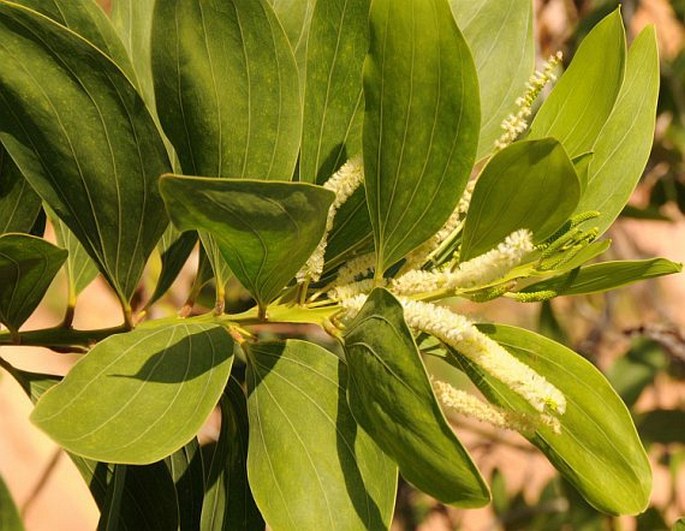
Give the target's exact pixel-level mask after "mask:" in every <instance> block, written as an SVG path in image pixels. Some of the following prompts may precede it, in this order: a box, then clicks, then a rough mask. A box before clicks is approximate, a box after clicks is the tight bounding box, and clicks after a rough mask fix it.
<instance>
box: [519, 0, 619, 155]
mask: <svg viewBox="0 0 685 531" xmlns="http://www.w3.org/2000/svg"><path fill="white" fill-rule="evenodd" d="M625 62H626V37H625V30H624V29H623V21H622V19H621V12H620V10H618V9H617V10H615V11H614V12H613V13H611V14H610V15H608V16H607V17H605V18H604V19H603V20H602V21H601V22H600V23H599V24H597V25H596V26H595V27H594V28H593V29H592V31H591V32H590V33H589V34H588V35H587V36H586V37H585V38H584V39H583V41H582V42H581V43H580V46H579V47H578V50H577V51H576V53H575V55H574V57H573V60H572V61H571V64H570V65H569V67H568V70H566V72H564V74H563V75H562V76H561V78H560V79H559V82H558V83H557V84H556V86H555V87H554V89H553V90H552V93H551V94H550V95H549V98H547V99H546V100H545V102H544V103H543V104H542V106H541V107H540V110H539V111H538V113H537V115H536V116H535V119H534V120H533V123H532V124H531V126H530V136H529V138H544V137H548V136H552V137H554V138H556V139H557V140H559V142H561V143H562V145H563V146H564V148H565V149H566V151H567V153H568V154H569V156H570V157H571V158H573V157H576V156H577V155H580V154H581V153H584V152H587V151H591V150H592V146H593V145H594V143H595V140H596V139H597V137H598V136H599V133H600V131H601V130H602V127H603V126H604V122H605V121H606V119H607V118H608V117H609V114H610V113H611V110H612V109H613V108H614V104H615V103H616V97H617V96H618V93H619V90H620V88H621V84H622V83H623V76H624V73H625Z"/></svg>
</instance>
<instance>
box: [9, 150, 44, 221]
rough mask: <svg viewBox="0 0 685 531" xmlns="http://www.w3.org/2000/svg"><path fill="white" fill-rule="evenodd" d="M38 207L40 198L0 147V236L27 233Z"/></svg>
mask: <svg viewBox="0 0 685 531" xmlns="http://www.w3.org/2000/svg"><path fill="white" fill-rule="evenodd" d="M40 205H41V201H40V197H38V194H36V192H34V191H33V188H31V186H30V185H29V183H28V181H27V180H26V179H24V176H23V175H22V174H21V172H20V171H19V168H17V165H16V164H14V161H13V160H12V158H11V157H10V156H9V154H8V153H7V152H6V151H5V149H4V148H3V147H2V145H0V234H5V233H7V232H29V231H30V230H31V227H33V224H34V222H35V221H36V218H37V217H38V213H39V212H40Z"/></svg>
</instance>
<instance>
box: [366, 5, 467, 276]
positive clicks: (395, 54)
mask: <svg viewBox="0 0 685 531" xmlns="http://www.w3.org/2000/svg"><path fill="white" fill-rule="evenodd" d="M370 36H371V41H370V43H371V44H370V49H369V55H368V56H367V58H366V62H365V63H364V95H365V101H366V111H365V114H364V134H363V136H364V138H363V144H364V168H365V174H366V180H365V184H366V197H367V200H368V203H369V212H370V214H371V224H372V226H373V230H374V238H375V245H376V255H377V267H376V273H377V274H380V273H382V272H383V271H385V270H386V269H387V268H388V267H389V266H391V265H392V264H394V263H395V262H397V261H398V260H400V259H401V258H402V257H404V256H405V255H406V254H407V253H408V252H410V251H411V250H413V249H414V248H416V247H418V246H419V245H420V244H422V243H423V242H424V241H426V240H427V239H428V238H429V237H430V236H432V235H433V234H434V233H435V232H437V231H438V230H439V229H440V228H441V227H442V225H443V224H444V223H445V221H446V220H447V218H448V217H449V216H450V214H452V212H453V211H454V208H455V207H456V205H457V202H458V201H459V197H460V195H461V192H462V190H463V189H464V187H465V185H466V181H467V179H468V176H469V172H470V171H471V167H472V165H473V161H474V158H475V155H476V148H477V145H478V131H479V125H480V106H479V101H478V99H479V97H478V79H477V74H476V67H475V66H474V64H473V59H472V57H471V53H470V52H469V49H468V46H467V44H466V41H464V38H463V37H462V35H461V33H460V32H459V29H458V28H457V25H456V23H455V22H454V18H453V17H452V13H451V12H450V8H449V5H448V4H447V1H446V0H375V1H374V2H373V5H372V8H371V33H370Z"/></svg>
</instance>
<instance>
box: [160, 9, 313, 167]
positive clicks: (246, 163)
mask: <svg viewBox="0 0 685 531" xmlns="http://www.w3.org/2000/svg"><path fill="white" fill-rule="evenodd" d="M152 71H153V74H154V80H155V94H156V99H157V110H158V113H159V117H160V120H161V122H162V125H163V126H164V130H165V131H166V133H167V136H168V137H169V139H170V140H171V142H172V143H173V145H174V146H175V148H176V151H177V153H178V156H179V159H180V161H181V167H182V168H183V170H184V172H185V173H187V174H192V175H207V176H212V177H231V178H239V177H240V178H242V177H245V178H250V179H280V180H289V179H291V178H292V175H293V171H294V169H295V162H296V160H297V153H298V149H299V145H300V134H301V127H302V123H301V120H302V116H301V113H302V111H301V105H300V95H299V86H298V83H299V82H298V72H297V66H296V64H295V59H294V58H293V55H292V52H291V49H290V46H289V45H288V39H287V37H286V35H285V32H284V31H283V28H282V27H281V25H280V24H279V22H278V20H277V19H276V16H275V15H274V13H273V10H272V8H271V6H270V5H269V3H268V2H267V1H266V0H229V1H226V2H203V1H199V0H193V1H181V0H158V1H157V3H156V5H155V12H154V19H153V24H152Z"/></svg>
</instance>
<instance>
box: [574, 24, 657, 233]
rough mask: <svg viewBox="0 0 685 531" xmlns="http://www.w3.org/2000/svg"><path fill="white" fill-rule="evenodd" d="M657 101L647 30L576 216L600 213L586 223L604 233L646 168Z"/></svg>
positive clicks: (651, 33) (631, 59)
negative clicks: (582, 213) (579, 213)
mask: <svg viewBox="0 0 685 531" xmlns="http://www.w3.org/2000/svg"><path fill="white" fill-rule="evenodd" d="M658 96H659V52H658V48H657V42H656V34H655V30H654V28H653V27H648V28H645V29H644V30H643V31H642V32H641V33H640V35H638V37H637V38H636V39H635V40H634V41H633V44H632V46H631V47H630V50H629V52H628V64H627V67H626V77H625V81H624V83H623V86H622V87H621V92H620V93H619V95H618V100H617V101H616V106H615V107H614V110H613V112H612V113H611V115H610V116H609V119H608V120H607V121H606V124H605V125H604V128H603V129H602V131H601V133H600V135H599V137H598V138H597V141H596V142H595V145H594V146H593V147H592V151H593V155H592V158H591V160H590V166H589V170H588V172H589V173H588V186H587V189H586V191H585V193H584V194H583V197H582V198H581V200H580V203H579V204H578V209H577V211H578V212H585V211H588V210H598V211H599V212H600V216H599V218H596V219H593V220H591V221H590V222H588V226H592V227H597V228H598V229H599V233H600V234H601V233H603V232H604V231H606V229H608V228H609V226H610V225H611V224H612V223H613V222H614V220H615V219H616V217H617V216H618V215H619V214H620V212H621V210H622V209H623V207H624V206H625V204H626V202H627V201H628V198H629V197H630V194H631V193H632V192H633V189H634V188H635V185H636V184H637V182H638V181H639V179H640V176H641V175H642V171H643V170H644V168H645V165H646V164H647V159H648V158H649V153H650V151H651V148H652V140H653V138H654V128H655V124H656V105H657V99H658Z"/></svg>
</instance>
